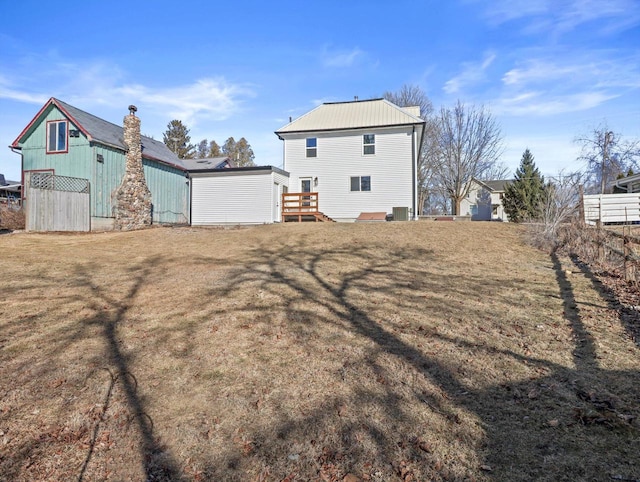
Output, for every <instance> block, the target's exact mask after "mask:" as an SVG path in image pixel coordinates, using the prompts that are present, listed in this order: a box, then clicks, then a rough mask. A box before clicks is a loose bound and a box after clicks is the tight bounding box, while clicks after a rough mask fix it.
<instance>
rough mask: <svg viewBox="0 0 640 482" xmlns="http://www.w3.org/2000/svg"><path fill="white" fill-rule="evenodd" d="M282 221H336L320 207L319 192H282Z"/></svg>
mask: <svg viewBox="0 0 640 482" xmlns="http://www.w3.org/2000/svg"><path fill="white" fill-rule="evenodd" d="M281 206H282V222H283V223H286V222H288V221H289V222H290V221H297V222H299V223H301V222H303V221H315V222H319V221H322V222H334V221H333V219H331V218H330V217H329V216H327V215H326V214H324V213H322V212H321V211H320V210H319V209H318V206H319V203H318V193H317V192H285V193H282V203H281Z"/></svg>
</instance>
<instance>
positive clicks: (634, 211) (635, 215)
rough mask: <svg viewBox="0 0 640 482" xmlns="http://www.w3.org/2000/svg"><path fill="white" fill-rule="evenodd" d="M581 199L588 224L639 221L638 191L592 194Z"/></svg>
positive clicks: (639, 194)
mask: <svg viewBox="0 0 640 482" xmlns="http://www.w3.org/2000/svg"><path fill="white" fill-rule="evenodd" d="M583 200H584V219H585V221H586V222H587V223H588V224H596V223H597V222H598V221H600V222H601V223H602V224H606V223H632V222H640V193H632V194H594V195H588V196H584V197H583Z"/></svg>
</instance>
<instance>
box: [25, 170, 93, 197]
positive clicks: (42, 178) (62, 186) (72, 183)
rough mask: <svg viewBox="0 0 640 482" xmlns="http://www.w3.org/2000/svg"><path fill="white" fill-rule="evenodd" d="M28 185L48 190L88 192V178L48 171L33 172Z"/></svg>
mask: <svg viewBox="0 0 640 482" xmlns="http://www.w3.org/2000/svg"><path fill="white" fill-rule="evenodd" d="M29 187H31V188H34V189H46V190H49V191H66V192H80V193H89V180H88V179H81V178H79V177H68V176H56V175H55V174H52V173H50V172H33V173H31V182H30V184H29Z"/></svg>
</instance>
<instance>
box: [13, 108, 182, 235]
mask: <svg viewBox="0 0 640 482" xmlns="http://www.w3.org/2000/svg"><path fill="white" fill-rule="evenodd" d="M123 138H124V135H123V128H122V127H121V126H119V125H116V124H112V123H111V122H107V121H105V120H103V119H100V118H99V117H96V116H94V115H92V114H89V113H87V112H84V111H82V110H80V109H78V108H76V107H73V106H71V105H69V104H67V103H65V102H62V101H61V100H58V99H55V98H51V99H49V100H48V101H47V102H46V103H45V105H44V106H43V107H42V109H40V111H39V112H38V113H37V114H36V116H35V117H34V118H33V120H32V121H31V122H30V123H29V124H28V125H27V126H26V127H25V128H24V130H23V131H22V132H21V133H20V135H19V136H18V137H17V138H16V140H15V141H14V142H13V144H12V145H11V146H10V147H11V148H12V149H13V150H14V151H20V153H21V155H22V172H23V179H24V175H25V174H26V173H29V172H42V171H45V172H51V173H53V174H56V175H59V176H69V177H76V178H81V179H88V180H89V183H90V191H91V196H90V197H91V199H90V211H91V227H92V229H110V228H113V224H114V193H115V191H116V190H117V189H118V187H119V186H120V184H121V182H122V180H123V176H124V173H125V153H126V150H127V149H126V147H125V144H124V141H123ZM141 143H142V163H143V168H144V175H145V179H146V183H147V186H148V188H149V190H150V192H151V203H152V214H153V222H154V223H171V224H174V223H175V224H181V223H182V224H187V223H188V222H189V180H188V173H187V169H186V167H185V166H184V164H183V163H182V161H181V160H180V159H178V157H177V156H176V155H175V154H174V153H173V152H172V151H171V150H169V148H168V147H167V146H165V145H164V143H162V142H159V141H156V140H154V139H151V138H149V137H145V136H142V138H141ZM23 195H25V196H27V197H28V187H25V190H24V193H23ZM25 202H27V203H28V202H29V200H28V199H26V201H25Z"/></svg>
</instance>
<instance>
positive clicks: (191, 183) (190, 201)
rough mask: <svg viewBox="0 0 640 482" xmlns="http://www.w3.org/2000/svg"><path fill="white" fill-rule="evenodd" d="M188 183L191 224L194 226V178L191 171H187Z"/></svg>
mask: <svg viewBox="0 0 640 482" xmlns="http://www.w3.org/2000/svg"><path fill="white" fill-rule="evenodd" d="M187 184H189V226H193V209H192V206H193V180H192V177H191V174H190V173H189V171H187Z"/></svg>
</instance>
